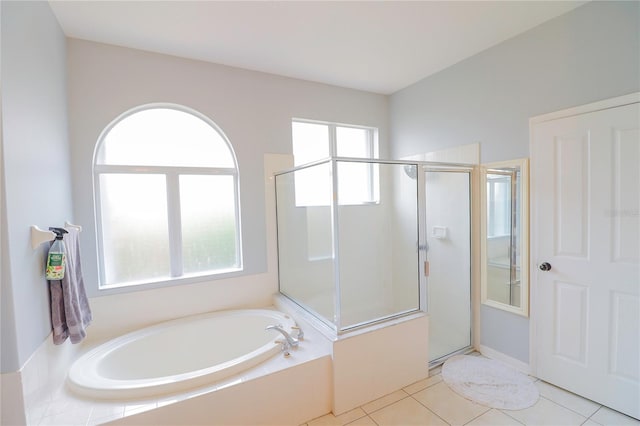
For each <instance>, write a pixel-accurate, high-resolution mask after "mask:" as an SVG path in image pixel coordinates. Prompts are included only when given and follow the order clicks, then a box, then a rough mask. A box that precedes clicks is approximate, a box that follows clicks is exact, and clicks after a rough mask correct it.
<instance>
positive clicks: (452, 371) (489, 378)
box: [442, 355, 539, 410]
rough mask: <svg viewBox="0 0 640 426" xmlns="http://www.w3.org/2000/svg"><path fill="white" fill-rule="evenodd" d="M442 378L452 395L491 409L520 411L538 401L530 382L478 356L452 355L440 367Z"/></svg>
mask: <svg viewBox="0 0 640 426" xmlns="http://www.w3.org/2000/svg"><path fill="white" fill-rule="evenodd" d="M442 379H443V380H444V381H445V383H446V384H447V385H448V386H449V387H450V388H451V389H452V390H453V391H455V392H456V393H458V394H460V395H462V396H464V397H465V398H467V399H470V400H471V401H473V402H477V403H478V404H482V405H486V406H488V407H491V408H502V409H506V410H521V409H523V408H527V407H531V406H532V405H533V404H535V403H536V401H537V400H538V397H539V394H538V388H536V386H535V385H534V384H533V381H532V380H531V379H530V378H529V377H528V376H526V375H525V374H522V373H521V372H519V371H517V370H515V369H513V368H511V367H509V366H508V365H506V364H504V363H502V362H500V361H495V360H492V359H488V358H483V357H480V356H471V355H456V356H453V357H451V358H449V359H448V360H447V361H446V362H445V363H444V365H443V366H442Z"/></svg>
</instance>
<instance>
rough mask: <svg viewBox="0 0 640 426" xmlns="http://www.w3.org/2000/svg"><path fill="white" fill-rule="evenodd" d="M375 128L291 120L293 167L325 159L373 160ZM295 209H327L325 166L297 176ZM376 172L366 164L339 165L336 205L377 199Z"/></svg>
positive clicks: (328, 186) (328, 179)
mask: <svg viewBox="0 0 640 426" xmlns="http://www.w3.org/2000/svg"><path fill="white" fill-rule="evenodd" d="M376 138H377V129H375V128H372V127H362V126H353V125H343V124H336V123H325V122H316V121H305V120H293V121H292V142H293V156H294V164H295V165H296V166H299V165H303V164H307V163H310V162H313V161H317V160H321V159H325V158H328V157H336V156H337V157H350V158H375V157H376V156H377V144H376ZM295 186H296V189H295V194H296V205H297V206H327V205H329V203H330V197H331V190H332V185H331V176H330V174H328V169H327V168H326V167H315V168H314V167H312V168H309V169H303V170H300V171H298V172H297V173H296V181H295ZM378 194H379V190H378V179H377V169H376V167H375V166H374V165H373V164H369V163H353V162H352V163H349V162H341V163H339V164H338V203H339V204H341V205H348V204H367V203H376V202H378V199H379V195H378Z"/></svg>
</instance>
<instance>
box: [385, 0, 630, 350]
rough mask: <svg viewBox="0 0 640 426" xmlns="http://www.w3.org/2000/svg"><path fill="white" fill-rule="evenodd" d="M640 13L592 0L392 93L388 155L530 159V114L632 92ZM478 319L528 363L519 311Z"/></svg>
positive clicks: (486, 336) (491, 342)
mask: <svg viewBox="0 0 640 426" xmlns="http://www.w3.org/2000/svg"><path fill="white" fill-rule="evenodd" d="M639 20H640V3H638V2H591V3H588V4H586V5H585V6H582V7H580V8H577V9H575V10H574V11H572V12H569V13H568V14H565V15H562V16H560V17H558V18H556V19H553V20H551V21H549V22H547V23H544V24H542V25H540V26H538V27H536V28H534V29H532V30H530V31H528V32H526V33H523V34H521V35H520V36H517V37H515V38H512V39H510V40H507V41H505V42H503V43H501V44H499V45H497V46H494V47H493V48H490V49H488V50H486V51H484V52H482V53H480V54H478V55H476V56H473V57H471V58H469V59H467V60H464V61H462V62H460V63H458V64H456V65H454V66H452V67H450V68H448V69H446V70H444V71H442V72H440V73H438V74H435V75H433V76H431V77H428V78H426V79H424V80H422V81H420V82H418V83H416V84H414V85H412V86H410V87H407V88H406V89H404V90H401V91H399V92H397V93H394V94H393V95H392V96H391V98H390V123H391V141H392V144H391V148H392V155H393V157H403V156H407V155H412V154H419V153H424V152H430V151H436V150H439V149H444V148H450V147H454V146H459V145H465V144H469V143H474V142H480V143H481V161H482V162H493V161H500V160H508V159H513V158H519V157H528V156H529V122H528V121H529V118H530V117H532V116H536V115H539V114H543V113H546V112H552V111H557V110H560V109H565V108H569V107H572V106H576V105H581V104H585V103H589V102H594V101H598V100H601V99H606V98H610V97H614V96H620V95H625V94H628V93H631V92H635V91H638V90H640V81H639V80H640V57H639V55H640V40H639V39H640V22H639ZM532 232H536V230H535V229H533V230H532ZM532 285H535V283H532ZM481 319H482V329H481V343H482V344H483V345H486V346H488V347H490V348H492V349H495V350H498V351H500V352H503V353H505V354H507V355H509V356H512V357H514V358H516V359H519V360H522V361H525V362H527V361H528V359H529V321H528V320H527V319H526V318H523V317H519V316H516V315H513V314H509V313H505V312H503V311H499V310H495V309H493V308H489V307H485V306H483V307H482V311H481Z"/></svg>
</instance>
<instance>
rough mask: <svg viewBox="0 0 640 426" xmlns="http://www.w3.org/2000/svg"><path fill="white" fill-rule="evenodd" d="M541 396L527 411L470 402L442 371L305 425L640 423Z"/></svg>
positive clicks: (578, 401) (545, 392) (590, 405)
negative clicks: (457, 392)
mask: <svg viewBox="0 0 640 426" xmlns="http://www.w3.org/2000/svg"><path fill="white" fill-rule="evenodd" d="M535 384H536V386H537V387H538V390H539V391H540V399H539V400H538V402H537V403H536V404H535V405H533V406H532V407H529V408H526V409H524V410H518V411H512V410H497V409H493V408H489V407H485V406H483V405H479V404H476V403H474V402H471V401H469V400H467V399H465V398H463V397H461V396H459V395H458V394H456V393H454V392H453V391H452V390H451V389H449V387H448V386H447V385H446V383H444V382H443V381H442V377H441V375H440V373H439V371H438V370H434V371H432V375H431V377H429V378H428V379H424V380H420V381H419V382H416V383H414V384H412V385H410V386H407V387H406V388H404V389H402V390H399V391H396V392H393V393H391V394H389V395H386V396H384V397H382V398H380V399H377V400H375V401H372V402H369V403H367V404H365V405H363V406H361V407H358V408H356V409H354V410H351V411H349V412H347V413H344V414H341V415H339V416H337V417H336V416H334V415H333V414H327V415H326V416H322V417H319V418H317V419H313V420H311V421H309V422H307V423H306V424H305V425H306V426H325V425H326V426H335V425H339V426H343V425H352V426H365V425H372V426H376V425H378V426H408V425H469V426H483V425H485V426H503V425H504V426H511V425H514V426H522V425H527V426H543V425H548V426H564V425H566V426H571V425H576V426H579V425H584V426H598V425H602V426H624V425H636V426H640V421H638V420H635V419H633V418H631V417H628V416H625V415H624V414H621V413H619V412H617V411H613V410H611V409H609V408H607V407H603V406H602V405H600V404H597V403H595V402H593V401H590V400H588V399H585V398H582V397H580V396H578V395H575V394H572V393H570V392H567V391H565V390H563V389H560V388H557V387H555V386H552V385H550V384H548V383H545V382H543V381H541V380H536V382H535Z"/></svg>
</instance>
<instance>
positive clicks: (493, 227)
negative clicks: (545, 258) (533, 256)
mask: <svg viewBox="0 0 640 426" xmlns="http://www.w3.org/2000/svg"><path fill="white" fill-rule="evenodd" d="M528 165H529V164H528V160H527V159H518V160H510V161H503V162H500V163H490V164H484V165H483V166H482V168H481V177H482V183H481V191H482V204H483V206H482V213H483V217H482V244H483V247H482V260H481V265H482V303H483V304H485V305H488V306H493V307H495V308H499V309H503V310H506V311H509V312H513V313H516V314H519V315H523V316H528V315H529V167H528Z"/></svg>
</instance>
